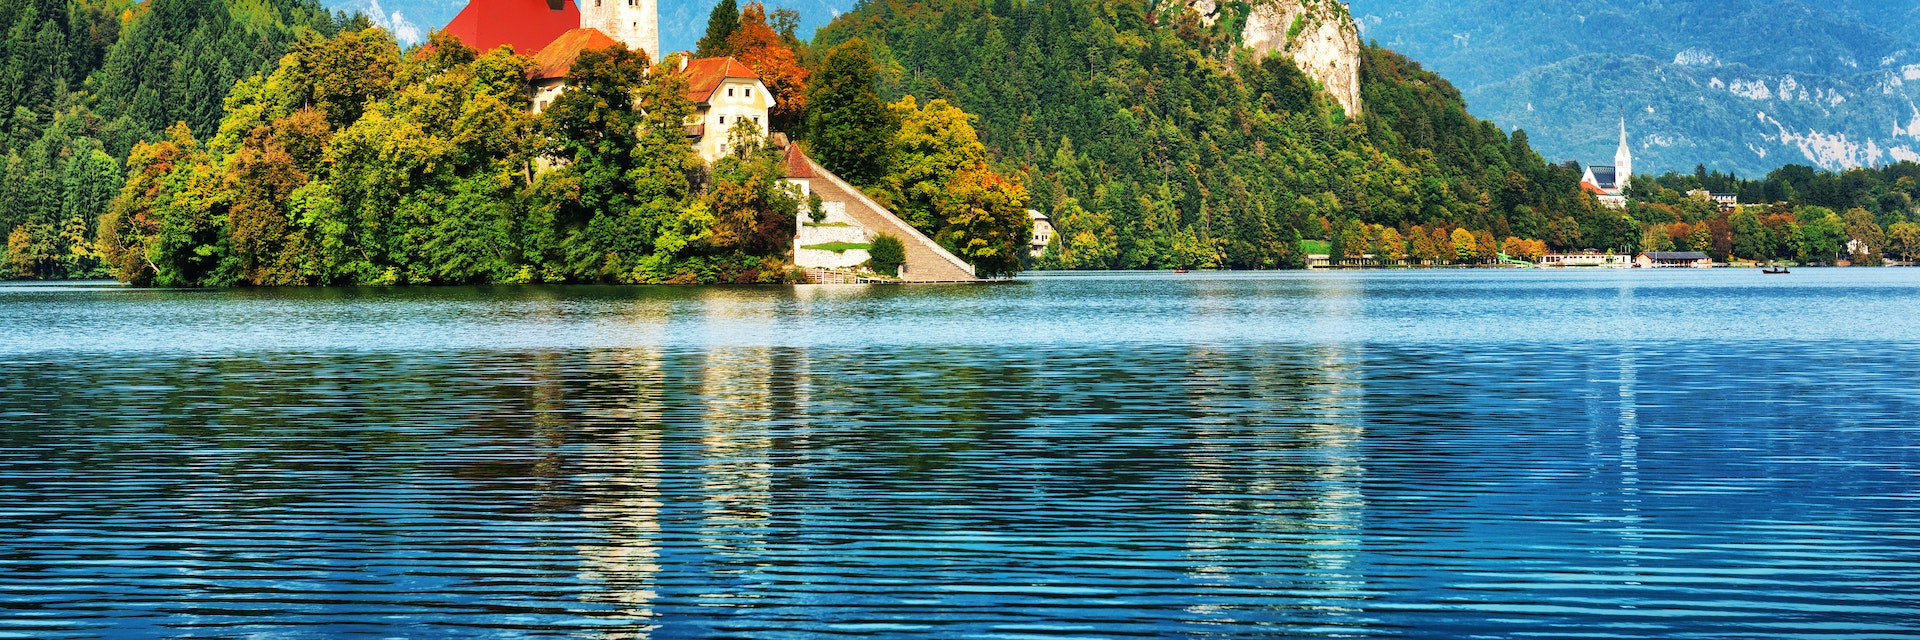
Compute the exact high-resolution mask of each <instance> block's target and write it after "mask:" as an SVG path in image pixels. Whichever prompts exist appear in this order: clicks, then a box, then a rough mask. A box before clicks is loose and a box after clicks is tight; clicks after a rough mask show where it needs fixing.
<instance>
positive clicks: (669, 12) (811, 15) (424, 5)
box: [325, 0, 854, 51]
mask: <svg viewBox="0 0 1920 640" xmlns="http://www.w3.org/2000/svg"><path fill="white" fill-rule="evenodd" d="M765 1H766V5H767V9H768V10H769V11H771V10H773V9H794V10H797V11H799V12H800V37H802V38H807V37H811V36H812V35H813V32H814V30H815V29H818V28H820V27H822V26H824V25H826V24H827V23H828V22H832V21H833V18H834V16H838V15H840V14H841V13H842V12H844V11H846V10H847V9H849V8H851V7H852V6H853V4H854V2H853V0H765ZM718 3H719V2H718V0H662V2H661V3H660V46H661V47H663V48H665V49H666V50H667V51H684V50H691V49H693V43H694V42H695V41H697V40H699V39H700V36H701V35H703V34H705V33H706V32H707V14H708V13H710V12H712V11H713V5H715V4H718ZM325 4H326V5H327V7H328V8H330V9H336V10H340V11H359V12H361V13H365V14H367V16H368V17H371V18H373V20H374V21H375V22H377V23H379V24H380V26H383V27H386V28H387V29H389V30H391V31H393V32H394V35H396V36H398V37H399V38H400V40H401V41H402V42H406V43H414V42H420V41H423V40H425V39H426V37H427V33H429V32H431V31H433V30H434V29H438V28H440V27H443V26H446V24H447V21H449V20H452V19H453V17H454V16H455V15H458V14H459V13H460V10H461V9H463V8H465V7H466V6H467V2H466V0H385V1H384V2H383V1H382V0H325ZM740 4H741V5H742V6H744V5H746V4H747V3H746V2H744V1H742V2H740Z"/></svg>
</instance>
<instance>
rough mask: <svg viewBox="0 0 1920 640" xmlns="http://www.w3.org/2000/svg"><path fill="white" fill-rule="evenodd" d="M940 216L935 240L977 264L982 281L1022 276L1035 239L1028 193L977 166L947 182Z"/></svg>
mask: <svg viewBox="0 0 1920 640" xmlns="http://www.w3.org/2000/svg"><path fill="white" fill-rule="evenodd" d="M947 193H948V196H947V197H946V198H943V199H941V200H940V201H939V202H938V203H937V207H936V213H937V214H938V215H939V216H940V217H941V218H942V219H944V220H945V225H944V226H943V227H941V229H940V232H939V234H937V235H935V236H934V240H935V241H937V242H939V243H940V244H941V245H943V246H945V247H946V248H947V249H948V250H950V251H952V252H953V253H954V254H955V255H958V256H960V257H961V258H962V259H965V260H966V261H967V262H970V263H972V264H973V266H974V269H975V271H976V272H977V273H978V274H979V275H982V276H1006V275H1013V274H1015V273H1019V272H1020V258H1021V256H1022V255H1024V253H1025V251H1026V249H1027V241H1028V240H1029V239H1030V238H1032V237H1033V219H1032V218H1030V217H1028V216H1027V199H1028V196H1027V190H1026V189H1025V188H1023V187H1021V186H1020V185H1018V184H1015V183H1013V182H1012V181H1009V180H1007V179H1006V178H1003V177H1001V176H999V175H997V174H995V173H993V172H992V171H989V170H988V169H987V168H986V165H979V166H977V167H975V168H974V169H973V170H971V171H966V172H962V173H961V174H960V175H958V176H955V177H954V179H953V180H952V181H951V182H948V183H947Z"/></svg>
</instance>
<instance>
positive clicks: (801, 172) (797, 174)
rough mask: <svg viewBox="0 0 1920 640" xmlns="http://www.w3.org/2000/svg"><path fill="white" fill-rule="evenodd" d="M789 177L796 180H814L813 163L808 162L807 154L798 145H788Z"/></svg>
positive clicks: (791, 143) (790, 143)
mask: <svg viewBox="0 0 1920 640" xmlns="http://www.w3.org/2000/svg"><path fill="white" fill-rule="evenodd" d="M785 160H786V163H787V177H789V178H794V179H805V178H812V177H814V175H813V163H811V162H808V161H807V152H805V151H801V150H800V145H799V144H798V143H793V142H789V143H787V157H786V159H785Z"/></svg>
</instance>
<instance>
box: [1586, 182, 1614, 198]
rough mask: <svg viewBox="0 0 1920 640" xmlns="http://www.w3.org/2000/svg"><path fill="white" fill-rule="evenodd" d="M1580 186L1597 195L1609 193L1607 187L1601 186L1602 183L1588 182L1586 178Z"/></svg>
mask: <svg viewBox="0 0 1920 640" xmlns="http://www.w3.org/2000/svg"><path fill="white" fill-rule="evenodd" d="M1580 188H1582V189H1586V190H1587V192H1589V193H1592V194H1593V195H1596V196H1604V195H1609V194H1608V193H1607V190H1606V189H1602V188H1600V185H1597V184H1594V183H1591V182H1587V181H1585V180H1582V181H1580Z"/></svg>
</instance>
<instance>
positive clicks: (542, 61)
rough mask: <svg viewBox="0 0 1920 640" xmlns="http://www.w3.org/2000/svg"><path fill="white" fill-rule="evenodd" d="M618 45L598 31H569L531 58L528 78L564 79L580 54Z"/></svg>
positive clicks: (617, 42)
mask: <svg viewBox="0 0 1920 640" xmlns="http://www.w3.org/2000/svg"><path fill="white" fill-rule="evenodd" d="M618 44H620V41H619V40H615V39H613V38H612V37H611V36H608V35H607V34H605V33H601V32H600V30H599V29H572V30H569V31H567V32H566V33H562V34H560V37H558V38H554V39H553V42H550V43H547V45H546V46H544V47H541V48H540V53H539V55H535V56H534V57H533V73H531V74H530V76H531V77H532V78H533V79H534V80H545V79H548V78H565V77H567V73H568V72H571V71H573V61H574V60H576V59H578V58H579V57H580V52H582V51H589V50H594V49H605V48H607V47H611V46H615V45H618Z"/></svg>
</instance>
